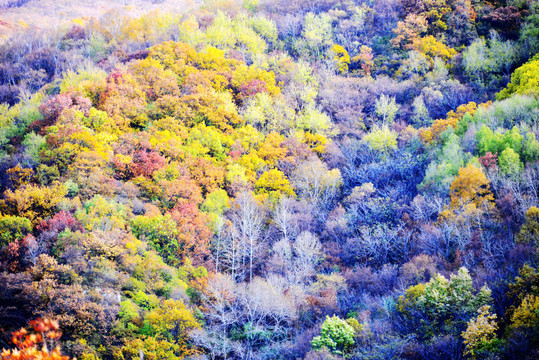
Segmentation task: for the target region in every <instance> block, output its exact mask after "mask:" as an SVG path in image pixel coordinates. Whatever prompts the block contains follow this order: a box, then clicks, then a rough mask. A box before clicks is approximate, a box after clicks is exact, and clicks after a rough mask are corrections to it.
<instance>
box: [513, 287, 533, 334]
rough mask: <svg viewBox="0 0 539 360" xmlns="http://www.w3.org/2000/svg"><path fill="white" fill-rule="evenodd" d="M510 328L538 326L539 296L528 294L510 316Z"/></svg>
mask: <svg viewBox="0 0 539 360" xmlns="http://www.w3.org/2000/svg"><path fill="white" fill-rule="evenodd" d="M511 323H512V324H511V326H512V327H515V328H518V327H534V326H537V324H539V296H535V295H531V294H528V295H526V297H525V298H524V299H523V300H522V303H521V304H520V306H519V307H518V308H516V310H515V312H514V313H513V315H512V316H511Z"/></svg>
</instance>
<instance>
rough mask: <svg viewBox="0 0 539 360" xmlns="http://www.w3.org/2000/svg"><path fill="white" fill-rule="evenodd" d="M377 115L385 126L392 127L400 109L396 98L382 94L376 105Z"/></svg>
mask: <svg viewBox="0 0 539 360" xmlns="http://www.w3.org/2000/svg"><path fill="white" fill-rule="evenodd" d="M374 107H375V112H376V115H378V116H379V117H380V118H381V119H382V124H383V125H391V123H392V122H393V120H395V116H396V115H397V111H399V109H400V105H398V104H397V103H396V102H395V97H394V96H393V97H390V96H387V95H385V94H382V96H380V98H379V99H378V100H376V103H375V104H374Z"/></svg>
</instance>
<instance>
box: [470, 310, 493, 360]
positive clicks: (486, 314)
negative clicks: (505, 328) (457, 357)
mask: <svg viewBox="0 0 539 360" xmlns="http://www.w3.org/2000/svg"><path fill="white" fill-rule="evenodd" d="M477 312H478V313H479V315H478V316H477V317H476V318H474V319H471V320H470V321H469V322H468V327H467V328H466V331H464V332H463V333H462V337H463V338H464V344H465V345H466V350H465V351H464V355H468V356H470V358H472V359H475V355H477V350H478V348H482V349H483V348H485V347H488V344H491V343H492V342H493V341H494V340H495V339H496V330H498V324H497V323H496V318H497V316H496V314H491V313H490V306H488V305H484V306H482V307H481V308H479V310H478V311H477Z"/></svg>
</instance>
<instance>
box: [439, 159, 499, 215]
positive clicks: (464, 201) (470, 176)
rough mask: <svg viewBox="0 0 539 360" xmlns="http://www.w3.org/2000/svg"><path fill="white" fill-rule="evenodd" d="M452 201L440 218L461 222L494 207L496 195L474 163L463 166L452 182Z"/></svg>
mask: <svg viewBox="0 0 539 360" xmlns="http://www.w3.org/2000/svg"><path fill="white" fill-rule="evenodd" d="M450 190H451V202H450V203H449V206H446V208H445V209H444V211H442V212H441V213H440V217H439V218H440V220H454V221H455V222H457V223H459V222H461V221H462V220H465V219H466V218H471V217H475V216H479V215H482V214H483V213H484V212H487V211H491V210H492V209H493V208H494V195H493V194H492V192H491V191H490V182H489V180H488V179H487V177H486V176H485V174H484V173H483V171H482V170H481V169H480V168H478V167H477V166H475V165H473V164H469V165H468V166H466V167H464V168H461V169H460V170H459V174H458V176H457V177H456V178H455V180H454V181H453V183H452V184H451V189H450Z"/></svg>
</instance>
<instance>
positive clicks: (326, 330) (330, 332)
mask: <svg viewBox="0 0 539 360" xmlns="http://www.w3.org/2000/svg"><path fill="white" fill-rule="evenodd" d="M354 336H355V330H354V328H353V327H352V326H350V325H349V324H348V323H347V322H346V320H343V319H341V318H339V317H338V316H332V317H329V316H326V320H325V321H324V323H323V324H322V328H321V330H320V336H315V337H314V338H313V340H312V341H311V345H312V347H313V348H314V349H321V348H323V347H326V348H328V349H329V350H331V351H332V352H333V353H335V354H339V355H344V354H346V353H347V352H348V351H349V350H350V349H351V348H352V346H354V344H355V341H354Z"/></svg>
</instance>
